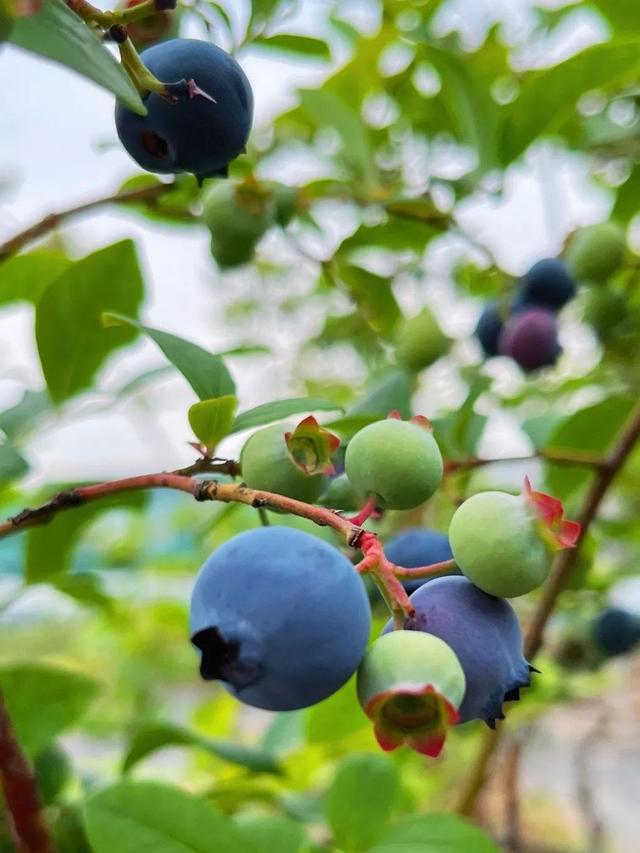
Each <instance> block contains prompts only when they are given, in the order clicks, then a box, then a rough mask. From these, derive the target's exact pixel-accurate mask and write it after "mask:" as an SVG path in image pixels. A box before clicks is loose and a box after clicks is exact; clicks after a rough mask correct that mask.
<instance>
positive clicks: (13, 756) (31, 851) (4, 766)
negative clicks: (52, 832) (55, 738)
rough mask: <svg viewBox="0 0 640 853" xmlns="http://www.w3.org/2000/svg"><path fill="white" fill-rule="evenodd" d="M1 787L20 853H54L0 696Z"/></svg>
mask: <svg viewBox="0 0 640 853" xmlns="http://www.w3.org/2000/svg"><path fill="white" fill-rule="evenodd" d="M0 785H1V788H2V794H3V797H4V802H5V806H6V810H7V816H8V818H9V821H8V822H9V829H10V831H11V834H12V836H13V840H14V843H15V847H16V850H17V851H19V853H55V848H54V846H53V842H52V841H51V838H50V837H49V832H48V830H47V828H46V825H45V822H44V820H43V817H42V804H41V802H40V796H39V794H38V786H37V783H36V779H35V776H34V773H33V770H32V768H31V766H30V765H29V762H28V761H27V759H26V757H25V755H24V752H23V751H22V747H21V746H20V743H19V741H18V739H17V737H16V733H15V730H14V728H13V723H12V721H11V717H10V716H9V711H8V709H7V706H6V703H5V701H4V697H3V696H2V694H1V693H0Z"/></svg>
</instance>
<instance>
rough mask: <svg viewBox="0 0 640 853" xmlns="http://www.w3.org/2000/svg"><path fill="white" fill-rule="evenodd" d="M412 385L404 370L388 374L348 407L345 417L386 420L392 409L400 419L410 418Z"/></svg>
mask: <svg viewBox="0 0 640 853" xmlns="http://www.w3.org/2000/svg"><path fill="white" fill-rule="evenodd" d="M413 386H414V383H413V381H412V379H411V377H410V376H409V374H408V373H405V371H404V370H395V371H393V372H392V373H389V374H388V375H387V376H386V377H385V378H384V379H382V380H381V381H380V382H379V383H378V384H377V385H375V386H374V387H373V388H372V389H371V391H370V392H369V393H368V394H367V395H366V396H365V397H363V399H362V400H359V401H358V402H357V403H354V404H353V405H352V406H350V407H349V409H348V411H347V415H349V416H351V415H377V417H378V418H386V417H387V415H388V414H389V412H392V411H393V410H394V409H396V410H397V411H399V412H400V415H401V417H403V418H410V417H411V397H412V395H413Z"/></svg>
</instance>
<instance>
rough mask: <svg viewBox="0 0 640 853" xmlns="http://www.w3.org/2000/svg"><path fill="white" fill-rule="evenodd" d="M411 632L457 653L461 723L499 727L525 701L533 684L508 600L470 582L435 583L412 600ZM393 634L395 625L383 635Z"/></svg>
mask: <svg viewBox="0 0 640 853" xmlns="http://www.w3.org/2000/svg"><path fill="white" fill-rule="evenodd" d="M411 603H412V604H413V606H414V608H415V614H414V616H412V617H411V618H408V619H406V620H405V624H404V628H405V630H409V631H424V632H426V633H428V634H434V635H435V636H436V637H439V638H440V639H441V640H444V642H445V643H446V644H447V645H448V646H450V647H451V648H452V649H453V651H454V652H455V654H456V656H457V658H458V660H459V661H460V664H461V665H462V669H463V671H464V675H465V679H466V690H465V694H464V698H463V700H462V704H461V705H460V708H459V713H460V722H461V723H465V722H468V721H469V720H476V719H479V720H484V721H485V722H486V723H487V725H488V726H490V727H491V728H493V727H494V726H495V721H496V719H498V720H501V719H503V717H504V713H503V710H502V705H503V703H504V702H509V701H513V700H516V699H519V698H520V688H521V687H528V686H529V684H530V681H531V677H530V672H531V669H532V667H530V666H529V664H528V663H527V661H526V660H525V659H524V657H523V654H522V633H521V631H520V624H519V622H518V618H517V616H516V614H515V611H514V610H513V608H512V607H511V605H510V604H509V602H508V601H505V600H504V599H503V598H495V597H494V596H493V595H487V593H486V592H482V590H480V589H478V588H477V587H476V586H474V585H473V584H472V583H471V581H469V580H467V578H465V577H455V576H454V577H442V578H435V579H434V580H432V581H430V582H429V583H428V584H423V585H422V586H421V587H420V588H419V589H418V590H416V592H414V593H413V595H412V596H411ZM391 630H393V625H392V623H391V622H389V623H388V624H387V625H386V626H385V628H384V632H383V633H388V632H389V631H391Z"/></svg>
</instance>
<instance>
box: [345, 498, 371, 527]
mask: <svg viewBox="0 0 640 853" xmlns="http://www.w3.org/2000/svg"><path fill="white" fill-rule="evenodd" d="M375 511H376V499H375V498H369V499H368V500H367V502H366V503H365V505H364V506H363V507H362V509H361V510H360V512H359V513H358V514H357V515H354V516H353V517H352V518H350V519H349V521H350V522H351V524H354V525H355V526H356V527H360V526H361V525H362V524H364V523H365V521H367V520H368V519H369V518H371V516H372V515H373V514H374V512H375Z"/></svg>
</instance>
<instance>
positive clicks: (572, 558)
mask: <svg viewBox="0 0 640 853" xmlns="http://www.w3.org/2000/svg"><path fill="white" fill-rule="evenodd" d="M639 438H640V405H638V406H636V408H635V409H634V410H633V412H632V413H631V415H630V417H629V420H628V421H627V423H626V425H625V427H624V428H623V430H622V433H621V435H620V438H619V439H618V441H617V443H616V445H615V447H614V449H613V451H612V452H611V453H610V454H609V455H608V456H606V457H605V458H604V459H603V461H602V464H600V465H599V466H598V468H597V474H596V476H595V479H594V480H593V482H592V484H591V487H590V488H589V491H588V492H587V494H586V496H585V498H584V502H583V505H582V510H581V512H580V516H579V521H580V524H581V526H582V529H581V532H580V537H579V539H578V542H577V544H576V547H575V548H571V549H567V550H565V551H561V552H560V553H559V554H558V556H557V557H556V559H555V561H554V564H553V567H552V569H551V573H550V575H549V579H548V581H547V583H546V584H545V586H544V589H543V591H542V596H541V597H540V599H539V601H538V604H537V606H536V608H535V610H534V612H533V616H532V618H531V620H530V621H529V624H528V626H527V630H526V632H525V639H524V652H525V657H527V658H528V659H529V660H532V659H533V658H534V657H535V655H536V653H537V652H538V650H539V649H540V646H541V645H542V641H543V639H544V629H545V627H546V624H547V620H548V619H549V616H550V615H551V613H552V612H553V609H554V607H555V605H556V602H557V600H558V597H559V595H560V593H561V592H562V590H563V589H564V588H565V586H566V584H567V581H568V580H569V577H570V575H571V571H572V569H573V567H574V565H575V563H576V560H577V559H578V555H579V553H580V546H581V545H582V543H583V542H584V539H585V536H586V534H587V532H588V530H589V528H590V527H591V524H592V523H593V521H594V520H595V518H596V516H597V514H598V510H599V509H600V505H601V503H602V501H603V499H604V498H605V496H606V494H607V492H608V490H609V487H610V486H611V484H612V482H613V481H614V479H615V478H616V475H617V474H618V473H619V472H620V471H621V470H622V468H623V467H624V464H625V462H626V461H627V459H628V457H629V455H630V453H631V451H632V450H633V448H634V447H635V445H636V443H637V442H638V439H639ZM501 730H502V729H501V728H500V727H498V728H496V730H495V731H490V732H487V733H485V736H484V740H483V743H482V746H481V748H480V752H479V753H478V755H477V757H476V761H475V764H474V765H473V766H472V767H471V769H470V771H469V773H468V774H467V776H466V779H465V783H464V785H463V787H462V789H461V791H460V796H459V799H458V805H457V810H458V812H459V813H460V814H463V815H470V814H471V813H472V812H473V809H474V806H475V803H476V800H477V799H478V797H479V795H480V793H481V791H482V787H483V785H484V781H485V779H486V777H487V772H488V769H489V765H490V763H491V759H492V758H493V755H494V753H495V750H496V747H497V746H498V743H499V740H500V732H501Z"/></svg>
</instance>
